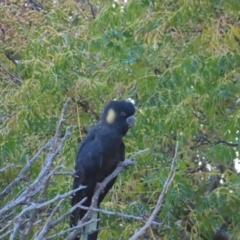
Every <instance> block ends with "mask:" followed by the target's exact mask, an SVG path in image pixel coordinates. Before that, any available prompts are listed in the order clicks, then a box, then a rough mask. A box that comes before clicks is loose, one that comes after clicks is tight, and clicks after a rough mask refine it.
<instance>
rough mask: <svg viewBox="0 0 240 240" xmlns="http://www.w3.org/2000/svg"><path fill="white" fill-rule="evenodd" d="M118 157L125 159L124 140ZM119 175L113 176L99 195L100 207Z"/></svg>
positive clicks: (121, 160)
mask: <svg viewBox="0 0 240 240" xmlns="http://www.w3.org/2000/svg"><path fill="white" fill-rule="evenodd" d="M117 158H118V159H119V160H118V161H119V162H123V161H124V159H125V145H124V143H123V142H122V143H121V147H120V150H119V153H118V155H117ZM114 170H115V169H113V170H112V171H114ZM116 179H117V177H115V178H113V179H112V180H111V181H110V182H109V183H108V184H107V186H106V187H105V188H104V191H103V192H101V194H100V195H99V198H98V207H99V206H100V203H101V202H102V200H103V199H104V198H105V196H106V195H107V193H108V192H109V190H110V189H111V188H112V187H113V185H114V183H115V181H116Z"/></svg>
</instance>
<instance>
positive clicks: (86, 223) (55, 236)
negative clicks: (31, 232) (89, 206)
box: [43, 219, 99, 240]
mask: <svg viewBox="0 0 240 240" xmlns="http://www.w3.org/2000/svg"><path fill="white" fill-rule="evenodd" d="M98 221H99V220H98V219H96V220H91V221H88V222H85V223H82V224H81V225H78V226H75V227H72V228H69V229H67V230H64V231H62V232H59V233H57V234H54V235H52V236H49V237H47V238H45V239H43V240H49V239H56V238H57V237H60V236H61V235H63V234H65V233H68V232H70V231H72V230H75V229H79V228H81V229H82V228H83V227H85V226H87V225H88V224H91V223H93V222H98ZM79 233H81V231H80V232H79Z"/></svg>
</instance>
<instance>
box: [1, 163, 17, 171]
mask: <svg viewBox="0 0 240 240" xmlns="http://www.w3.org/2000/svg"><path fill="white" fill-rule="evenodd" d="M12 166H14V164H9V165H7V166H6V167H3V168H1V169H0V173H2V172H5V171H6V170H7V169H8V168H10V167H12Z"/></svg>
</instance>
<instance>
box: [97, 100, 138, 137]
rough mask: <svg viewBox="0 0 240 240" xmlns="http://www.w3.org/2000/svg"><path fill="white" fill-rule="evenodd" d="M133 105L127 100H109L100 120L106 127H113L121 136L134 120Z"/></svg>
mask: <svg viewBox="0 0 240 240" xmlns="http://www.w3.org/2000/svg"><path fill="white" fill-rule="evenodd" d="M134 113H135V107H134V105H133V104H132V103H131V102H127V101H111V102H109V103H108V104H107V105H106V106H105V108H104V110H103V114H102V116H101V122H102V123H103V124H104V125H106V126H107V127H111V128H115V129H116V130H117V131H119V132H120V133H121V134H122V135H123V136H124V135H125V134H126V133H127V131H128V129H129V128H130V127H132V126H133V125H134V123H135V121H136V119H135V117H134Z"/></svg>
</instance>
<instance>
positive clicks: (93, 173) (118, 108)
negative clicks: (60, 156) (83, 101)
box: [70, 101, 135, 240]
mask: <svg viewBox="0 0 240 240" xmlns="http://www.w3.org/2000/svg"><path fill="white" fill-rule="evenodd" d="M134 113H135V107H134V105H133V104H132V103H130V102H126V101H111V102H110V103H109V104H107V105H106V107H105V108H104V111H103V113H102V116H101V118H100V121H99V122H98V123H97V124H96V125H95V126H94V127H93V128H92V129H91V130H90V131H89V133H88V134H87V136H86V137H85V139H84V140H83V141H82V143H81V145H80V147H79V150H78V153H77V158H76V165H75V171H76V174H75V175H76V177H75V178H74V182H73V189H76V188H78V187H79V186H80V185H83V186H86V188H85V189H82V190H79V191H78V192H76V193H75V194H74V195H73V197H72V206H74V205H76V204H77V203H78V202H80V201H81V200H82V199H83V198H85V197H87V200H86V201H85V202H84V203H83V205H84V206H90V205H91V201H92V197H93V194H94V190H95V187H96V184H97V183H100V182H102V181H103V180H104V179H105V178H106V177H107V176H109V175H110V174H111V173H112V172H113V171H114V170H115V168H116V167H117V165H118V163H119V162H120V161H123V160H124V158H125V145H124V143H123V137H124V135H125V134H126V133H127V131H128V129H129V127H130V126H131V125H132V124H133V123H134V121H135V120H134V118H133V115H134ZM130 123H131V124H130ZM115 181H116V178H115V179H113V180H112V181H110V182H109V183H108V184H107V186H106V188H105V189H104V191H103V192H102V193H101V194H100V196H99V198H98V207H99V206H100V203H101V202H102V200H103V199H104V197H105V196H106V194H107V193H108V191H109V190H110V189H111V188H112V186H113V185H114V183H115ZM86 212H87V211H86V210H83V209H77V210H76V211H74V212H73V214H72V215H71V222H70V225H71V227H73V226H76V225H77V224H78V221H79V220H80V219H82V218H83V216H84V215H85V214H86ZM97 227H98V225H96V229H97ZM97 235H98V232H97V231H96V232H94V233H91V234H89V235H88V237H87V239H88V240H96V239H97ZM77 239H79V238H77Z"/></svg>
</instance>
